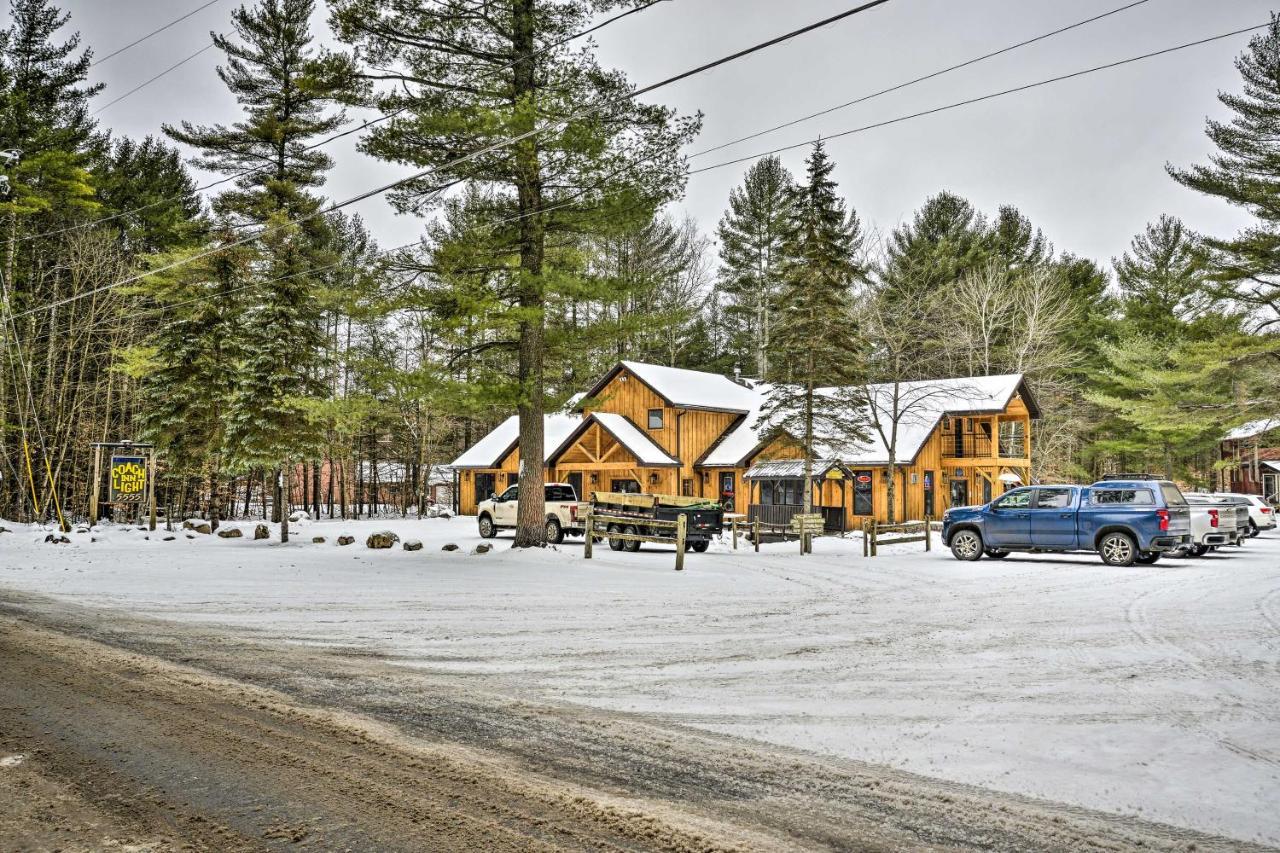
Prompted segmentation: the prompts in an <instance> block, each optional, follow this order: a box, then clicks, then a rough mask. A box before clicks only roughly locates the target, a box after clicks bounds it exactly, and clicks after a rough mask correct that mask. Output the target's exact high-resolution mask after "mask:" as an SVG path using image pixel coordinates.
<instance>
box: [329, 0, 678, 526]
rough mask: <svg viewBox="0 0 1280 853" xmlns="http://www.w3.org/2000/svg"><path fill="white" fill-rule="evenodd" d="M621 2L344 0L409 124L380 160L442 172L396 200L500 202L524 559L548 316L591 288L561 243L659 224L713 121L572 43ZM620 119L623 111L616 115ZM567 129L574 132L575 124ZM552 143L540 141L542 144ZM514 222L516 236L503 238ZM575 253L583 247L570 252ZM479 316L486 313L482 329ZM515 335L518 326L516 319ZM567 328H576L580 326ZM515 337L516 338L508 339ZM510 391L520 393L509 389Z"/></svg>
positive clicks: (496, 250) (380, 134) (410, 207)
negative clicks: (685, 115)
mask: <svg viewBox="0 0 1280 853" xmlns="http://www.w3.org/2000/svg"><path fill="white" fill-rule="evenodd" d="M620 5H624V4H623V3H621V2H618V0H564V1H563V2H548V0H510V2H503V3H486V4H483V8H481V7H479V6H477V4H476V3H474V2H473V1H472V0H439V2H434V3H403V2H399V0H335V2H334V3H332V5H331V8H332V10H333V14H332V18H331V22H332V25H333V29H334V31H335V32H336V33H337V34H338V36H339V38H341V39H342V40H344V41H346V42H347V43H349V44H352V45H354V46H356V47H357V49H358V50H359V52H360V55H361V58H362V59H363V60H364V61H365V62H366V63H367V64H368V65H369V66H370V69H371V70H369V71H367V72H366V74H367V76H368V78H369V79H371V80H376V81H380V82H386V83H389V84H391V85H390V86H388V87H387V88H385V89H381V90H379V91H377V92H375V93H372V96H371V98H370V99H369V102H370V103H371V104H372V105H374V106H376V107H377V109H378V110H379V111H380V112H383V113H392V112H397V111H399V112H400V113H401V114H400V115H397V117H396V118H394V119H393V120H391V121H389V122H386V123H384V124H382V125H380V126H379V127H377V128H376V129H375V130H374V131H373V132H372V133H371V134H370V135H369V137H368V138H367V139H366V141H365V142H364V143H363V148H364V150H365V151H366V152H368V153H370V154H372V155H374V156H376V157H380V158H382V159H385V160H390V161H393V162H398V163H405V164H409V165H412V166H414V167H415V168H419V169H431V170H433V171H432V173H431V174H430V175H429V176H427V177H424V178H422V179H421V180H418V181H416V182H412V183H410V184H407V185H405V186H404V187H402V188H401V191H399V192H398V193H396V194H395V195H394V196H393V197H392V200H393V202H394V203H395V204H397V205H398V206H399V207H400V209H402V210H406V211H413V212H421V211H423V210H425V209H428V208H430V207H431V206H432V205H434V204H437V203H438V202H439V200H440V197H441V195H442V193H443V191H444V190H445V189H447V188H449V187H452V186H455V185H458V184H462V183H474V184H477V185H479V186H480V188H481V189H482V190H483V191H484V193H485V194H486V197H488V198H490V199H491V201H492V205H493V206H492V209H491V211H490V212H491V216H490V217H489V218H488V219H489V223H490V224H491V225H494V226H495V227H494V230H493V231H492V232H491V236H488V237H485V238H483V239H484V240H485V241H487V242H490V243H493V242H494V239H495V238H496V239H497V241H498V242H497V243H494V245H493V252H492V255H491V260H490V262H489V265H490V266H495V267H501V269H495V270H494V273H493V281H494V282H495V283H496V284H498V285H500V286H501V287H502V289H503V293H504V294H505V295H507V296H509V297H510V298H511V299H512V300H513V301H514V305H515V307H516V308H518V310H515V311H510V312H504V313H503V314H502V316H501V317H500V318H497V320H496V322H497V323H498V324H500V325H501V326H502V331H503V336H502V337H501V338H500V339H498V340H488V341H485V344H484V345H485V346H486V347H488V349H489V350H490V351H495V352H505V353H506V354H507V355H508V357H510V356H514V367H515V369H514V370H513V371H510V373H511V374H512V375H513V376H514V378H515V385H514V387H513V389H512V390H513V393H512V394H510V395H506V397H505V404H506V405H507V406H512V405H514V407H515V409H516V412H517V414H518V415H519V421H520V440H519V445H520V459H521V467H522V470H521V472H520V485H521V488H520V499H519V507H518V509H517V518H518V522H517V529H516V537H515V545H516V547H528V546H538V545H542V544H543V543H544V535H545V533H544V525H543V520H544V519H543V488H542V486H543V469H542V464H541V459H542V456H543V452H544V447H543V417H544V412H545V410H546V407H547V403H546V400H545V397H546V393H547V390H548V379H547V377H548V375H549V373H548V370H547V353H548V351H549V350H555V349H557V348H560V349H563V348H565V347H566V346H567V344H566V343H565V342H556V341H549V340H548V338H547V333H548V322H547V318H548V313H549V312H550V311H554V310H556V309H557V308H566V309H569V310H571V309H572V303H573V301H574V300H575V299H581V298H582V297H583V296H584V295H585V293H584V291H585V289H586V288H587V287H588V286H589V285H590V281H589V280H586V279H584V278H583V277H582V276H581V274H580V273H581V271H582V270H581V264H580V262H579V260H578V259H577V258H574V257H572V254H571V253H569V252H567V251H566V252H563V253H562V252H559V251H557V248H558V246H557V244H560V245H565V244H571V243H573V242H574V241H576V240H577V239H579V238H580V237H581V236H582V235H586V234H607V233H610V232H613V231H614V230H615V229H619V228H626V227H629V226H634V225H635V224H636V223H640V222H646V221H648V220H650V219H651V218H652V216H653V212H654V211H655V210H656V209H657V208H658V207H660V206H661V205H662V204H663V203H664V202H666V201H669V200H671V199H672V198H674V197H676V196H677V195H678V194H679V193H680V192H681V191H682V190H683V187H684V176H685V165H684V162H683V161H682V160H681V158H680V157H679V148H680V146H681V144H682V143H683V142H684V141H686V140H688V139H689V138H691V136H692V134H693V133H694V132H695V131H696V129H697V126H698V120H696V119H693V120H689V119H680V118H678V117H677V116H676V115H675V114H674V113H673V112H672V111H670V110H668V109H666V108H663V107H659V106H651V105H646V104H643V103H639V102H637V101H635V100H624V98H625V96H626V95H627V94H628V93H629V92H630V91H631V88H630V85H629V84H628V82H627V80H626V78H625V77H624V76H623V75H622V74H621V73H619V72H616V71H610V70H607V69H604V68H602V67H600V65H599V63H598V62H597V61H596V59H595V58H594V55H593V52H592V49H591V47H590V45H587V46H586V47H582V48H578V47H576V46H570V45H569V44H568V43H567V39H569V37H570V36H572V35H573V34H575V33H576V32H578V31H579V30H581V29H582V28H584V27H585V25H587V24H588V23H589V22H590V20H591V18H592V16H593V15H594V13H596V12H598V11H602V10H605V9H608V8H611V7H617V6H620ZM606 106H607V108H606ZM562 123H564V124H562ZM539 130H540V132H536V133H535V131H539ZM514 137H524V138H523V139H522V141H521V142H519V143H517V144H513V145H502V146H501V147H499V148H497V149H495V150H494V151H492V152H489V153H487V154H485V155H483V156H479V157H476V158H473V159H468V160H467V161H465V162H455V161H457V160H458V158H459V157H460V156H461V155H463V154H466V153H469V152H473V151H476V150H479V149H483V148H485V147H486V146H491V145H494V144H497V143H501V142H503V141H504V140H507V139H511V138H514ZM499 223H502V224H499ZM566 248H567V245H566ZM468 316H473V315H468ZM508 320H514V321H515V327H514V328H508V327H507V321H508ZM564 328H574V326H572V325H566V326H564ZM508 333H509V334H508ZM509 387H510V386H509Z"/></svg>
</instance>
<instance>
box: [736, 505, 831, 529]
mask: <svg viewBox="0 0 1280 853" xmlns="http://www.w3.org/2000/svg"><path fill="white" fill-rule="evenodd" d="M803 512H804V507H803V506H797V505H794V504H750V505H749V506H748V507H747V520H748V521H749V522H751V523H755V522H756V521H759V522H760V523H761V524H762V525H769V526H773V527H790V526H791V519H792V518H794V517H795V516H797V515H800V514H801V513H803ZM812 512H814V513H819V512H820V513H822V526H823V530H825V531H826V532H827V533H843V532H844V531H845V528H846V525H845V510H844V507H841V506H815V507H813V510H812Z"/></svg>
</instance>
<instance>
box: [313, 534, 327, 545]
mask: <svg viewBox="0 0 1280 853" xmlns="http://www.w3.org/2000/svg"><path fill="white" fill-rule="evenodd" d="M311 544H312V545H323V544H324V537H323V536H312V537H311Z"/></svg>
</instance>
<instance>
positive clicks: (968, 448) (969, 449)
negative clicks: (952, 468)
mask: <svg viewBox="0 0 1280 853" xmlns="http://www.w3.org/2000/svg"><path fill="white" fill-rule="evenodd" d="M996 445H998V448H997V447H996ZM996 449H998V450H999V451H1000V456H999V458H1001V459H1025V458H1026V456H1027V444H1026V441H1025V440H1024V439H1023V437H1022V436H1020V435H1006V436H1001V437H1000V439H999V441H998V442H996V441H994V440H993V439H992V438H991V436H989V435H986V434H984V433H977V432H967V433H959V432H956V433H944V434H943V436H942V455H943V456H946V457H948V458H951V459H992V458H995V450H996Z"/></svg>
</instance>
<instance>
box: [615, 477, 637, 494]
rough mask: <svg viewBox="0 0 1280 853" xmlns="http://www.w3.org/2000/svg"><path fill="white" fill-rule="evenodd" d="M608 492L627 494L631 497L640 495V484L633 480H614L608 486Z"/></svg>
mask: <svg viewBox="0 0 1280 853" xmlns="http://www.w3.org/2000/svg"><path fill="white" fill-rule="evenodd" d="M610 490H611V491H614V492H628V493H630V494H633V495H638V494H640V484H639V483H637V482H636V481H635V480H614V481H613V482H612V483H611V484H610Z"/></svg>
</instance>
